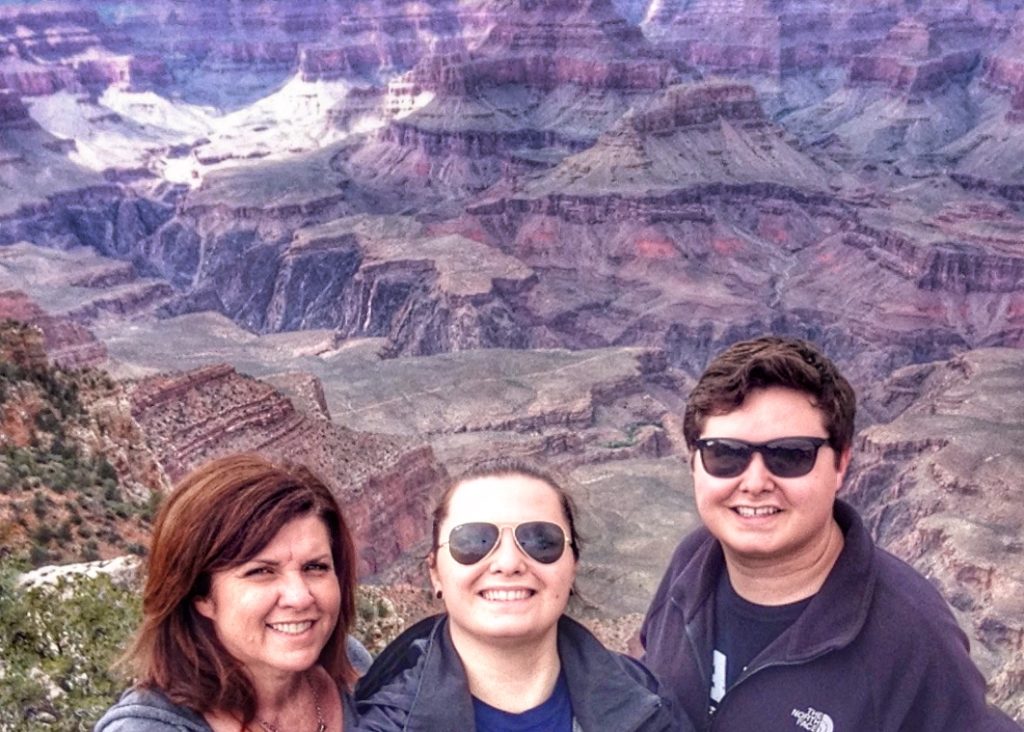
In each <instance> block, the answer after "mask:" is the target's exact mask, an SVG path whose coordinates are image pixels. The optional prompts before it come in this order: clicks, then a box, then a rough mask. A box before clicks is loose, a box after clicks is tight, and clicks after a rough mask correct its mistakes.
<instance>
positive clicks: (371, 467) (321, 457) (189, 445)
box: [131, 365, 444, 574]
mask: <svg viewBox="0 0 1024 732" xmlns="http://www.w3.org/2000/svg"><path fill="white" fill-rule="evenodd" d="M131 399H132V413H133V415H134V417H135V419H136V421H137V422H138V423H139V425H140V427H141V429H142V431H143V433H144V434H145V439H146V441H147V444H149V445H150V446H151V448H152V449H153V451H154V452H155V454H156V456H157V458H158V460H159V461H160V464H161V465H162V466H163V467H164V469H165V470H166V471H167V474H168V475H169V477H170V478H171V480H172V481H173V480H177V479H178V478H180V477H181V476H182V475H184V474H185V473H186V472H188V470H190V469H192V468H194V467H196V466H198V465H200V464H201V463H203V462H205V461H207V460H209V459H211V458H213V457H217V456H219V455H224V454H227V453H231V452H238V451H249V450H252V451H256V452H260V453H264V454H266V455H268V456H270V457H271V458H274V459H278V460H293V461H297V462H300V463H302V464H304V465H307V466H309V467H310V468H311V469H313V470H315V471H316V472H317V473H318V474H319V475H321V476H322V477H323V478H324V480H326V481H327V482H328V484H329V485H331V486H332V488H334V489H335V490H337V491H338V499H339V501H340V502H341V504H342V507H343V508H344V510H345V513H346V518H347V520H348V521H349V525H350V527H351V528H352V530H353V532H354V534H355V537H356V540H357V544H358V551H359V557H360V566H359V568H360V572H362V573H364V574H372V573H375V572H378V571H380V570H381V569H383V568H385V567H387V566H389V565H390V564H391V563H393V562H394V561H395V560H396V559H397V558H398V557H399V556H400V555H401V554H402V553H404V552H407V551H409V549H410V548H411V547H413V546H415V545H416V544H418V543H419V542H421V541H422V540H423V539H424V538H425V536H426V531H427V527H428V525H429V521H428V519H427V514H428V511H429V510H430V507H431V502H432V500H433V499H434V497H435V495H436V493H437V492H438V490H439V488H440V482H441V480H442V479H443V477H444V470H443V468H441V467H440V466H439V465H438V463H437V462H436V461H435V459H434V457H433V453H432V452H431V450H430V448H429V447H427V446H425V445H423V444H422V443H421V442H419V441H415V440H408V439H400V438H397V437H387V436H384V435H374V434H369V433H359V432H354V431H352V430H348V429H345V428H343V427H340V426H338V425H335V424H332V423H331V422H330V421H329V420H327V419H326V418H324V417H322V416H321V417H317V416H315V415H313V416H311V415H309V414H306V413H303V412H300V411H298V410H296V409H295V407H294V406H293V405H292V403H291V402H290V401H289V400H288V399H287V398H285V397H284V396H283V395H282V394H280V393H279V392H277V391H276V390H275V389H274V388H273V387H271V386H270V385H269V384H266V383H263V382H260V381H257V380H255V379H252V378H248V377H245V376H242V375H241V374H239V373H238V372H236V371H235V370H234V369H233V368H231V367H230V366H227V365H220V366H210V367H207V368H202V369H197V370H194V371H189V372H185V373H183V374H180V375H168V376H154V377H150V378H147V379H143V380H142V381H140V382H138V383H137V384H136V385H135V386H134V388H133V389H132V392H131Z"/></svg>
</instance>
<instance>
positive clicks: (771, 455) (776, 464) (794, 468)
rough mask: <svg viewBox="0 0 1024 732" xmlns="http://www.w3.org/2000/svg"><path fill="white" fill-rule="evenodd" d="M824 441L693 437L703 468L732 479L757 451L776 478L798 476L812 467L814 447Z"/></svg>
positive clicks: (816, 456)
mask: <svg viewBox="0 0 1024 732" xmlns="http://www.w3.org/2000/svg"><path fill="white" fill-rule="evenodd" d="M826 442H828V440H827V439H826V438H824V437H780V438H779V439H777V440H769V441H768V442H747V441H746V440H734V439H732V438H727V437H706V438H703V439H700V440H697V449H698V450H700V460H701V463H703V464H704V470H705V472H707V473H708V475H711V476H714V477H715V478H735V477H736V476H737V475H740V474H741V473H742V472H743V471H744V470H746V469H747V466H748V465H750V461H751V460H753V459H754V453H755V452H756V453H759V454H760V455H761V459H762V460H764V465H765V467H766V468H768V471H769V472H770V473H772V475H776V476H778V477H779V478H799V477H800V476H802V475H807V474H808V473H809V472H811V469H812V468H814V463H815V462H816V461H817V459H818V450H819V449H820V448H821V446H822V445H824V444H825V443H826Z"/></svg>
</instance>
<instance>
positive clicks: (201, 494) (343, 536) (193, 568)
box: [125, 454, 357, 724]
mask: <svg viewBox="0 0 1024 732" xmlns="http://www.w3.org/2000/svg"><path fill="white" fill-rule="evenodd" d="M310 515H313V516H317V517H319V518H320V519H322V520H323V521H324V523H325V524H326V526H327V530H328V533H329V535H330V541H331V555H332V559H333V563H334V572H335V574H336V575H337V577H338V584H339V586H340V589H341V606H340V609H339V613H338V624H337V626H336V627H335V628H334V632H333V633H331V635H330V637H329V638H328V640H327V644H326V645H325V646H324V648H323V650H322V651H321V653H320V658H319V662H320V664H321V665H323V667H324V668H325V669H326V670H327V672H328V673H329V674H330V675H331V677H332V678H334V679H338V680H340V681H342V682H343V683H346V684H351V683H353V682H354V681H355V679H356V676H357V674H356V672H355V670H354V669H353V668H352V664H351V662H350V661H349V659H348V655H347V654H346V652H345V640H346V635H347V633H348V630H349V628H350V626H351V624H352V622H353V620H354V618H355V579H356V565H355V561H356V559H355V549H354V546H353V543H352V537H351V534H350V533H349V530H348V527H347V526H346V525H345V520H344V518H343V516H342V514H341V510H340V508H339V506H338V502H337V501H336V500H335V498H334V496H333V494H332V493H331V491H330V489H329V488H328V487H327V486H326V485H325V484H324V483H323V482H322V481H321V480H320V479H319V478H317V477H316V476H315V475H314V474H313V473H312V472H310V471H309V470H307V469H306V468H304V467H301V466H293V465H275V464H272V463H270V462H269V461H267V460H266V459H264V458H262V457H260V456H259V455H253V454H240V455H231V456H228V457H223V458H219V459H217V460H213V461H211V462H208V463H206V464H205V465H203V466H201V467H200V468H198V469H197V470H195V471H194V472H192V473H190V474H189V475H187V476H186V477H185V478H184V479H183V480H182V481H181V482H180V483H178V485H177V486H176V488H175V489H174V491H173V492H172V493H171V495H170V497H169V498H168V499H167V500H166V501H165V502H164V504H163V505H162V506H161V508H160V512H159V514H158V515H157V519H156V525H155V527H154V530H153V540H152V546H151V549H150V552H149V559H148V572H147V576H146V583H145V587H144V589H143V596H142V624H141V626H140V628H139V631H138V633H137V635H136V638H135V642H134V644H133V646H132V648H131V650H129V652H128V654H127V655H126V658H125V660H126V661H127V662H129V663H131V664H132V665H133V666H134V668H135V672H136V676H137V679H136V680H137V683H138V684H139V685H140V686H148V687H156V688H159V689H160V690H161V691H163V692H164V693H165V694H166V695H167V696H168V698H170V699H171V700H172V701H173V702H175V703H177V704H182V705H184V706H186V707H189V708H191V709H195V710H197V711H200V712H206V711H211V710H214V709H220V710H225V711H228V712H233V713H236V714H239V715H240V716H241V717H242V720H243V722H245V723H246V724H248V723H250V722H252V721H253V719H255V714H256V695H255V691H254V689H253V687H252V683H251V681H250V679H249V676H248V674H246V673H245V669H244V668H243V667H242V665H241V664H240V663H239V662H238V661H237V660H236V659H235V658H233V657H232V656H231V654H230V653H228V651H227V650H226V649H225V648H224V646H223V644H221V642H220V641H219V640H218V638H217V635H216V631H215V629H214V627H213V624H212V623H211V622H210V620H209V619H207V618H205V617H203V616H202V615H201V614H200V613H199V612H198V610H197V609H196V607H195V600H196V599H197V598H201V597H205V596H206V595H207V594H208V593H209V591H210V584H211V578H212V575H213V573H215V572H218V571H220V570H224V569H229V568H231V567H237V566H238V565H240V564H244V563H245V562H247V561H250V560H251V559H252V558H253V557H255V556H256V555H257V554H259V552H260V551H262V550H263V549H264V547H266V546H267V545H268V544H269V543H270V542H271V540H272V539H273V538H274V536H276V535H277V532H278V531H280V530H281V528H282V527H284V526H285V525H286V524H287V523H289V522H290V521H292V520H294V519H298V518H302V517H305V516H310Z"/></svg>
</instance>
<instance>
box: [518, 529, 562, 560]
mask: <svg viewBox="0 0 1024 732" xmlns="http://www.w3.org/2000/svg"><path fill="white" fill-rule="evenodd" d="M516 542H517V543H518V544H519V546H520V548H521V549H522V550H523V551H524V552H526V553H527V554H528V555H530V557H532V558H533V559H536V560H537V561H538V562H540V563H541V564H552V563H553V562H557V561H558V560H559V559H561V557H562V554H563V552H565V532H564V531H562V527H561V526H559V525H558V524H553V523H551V522H550V521H528V522H526V523H523V524H519V525H518V526H517V527H516Z"/></svg>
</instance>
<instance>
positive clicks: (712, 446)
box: [699, 439, 754, 478]
mask: <svg viewBox="0 0 1024 732" xmlns="http://www.w3.org/2000/svg"><path fill="white" fill-rule="evenodd" d="M699 447H700V459H701V462H702V463H704V470H706V471H707V472H708V474H709V475H713V476H714V477H716V478H735V477H736V476H737V475H739V474H740V473H742V472H743V471H744V470H746V469H747V466H748V465H749V464H750V458H751V457H752V456H753V455H754V451H753V449H751V447H750V446H749V445H747V444H745V443H743V442H737V441H735V440H721V439H718V440H702V441H701V442H700V443H699Z"/></svg>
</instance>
